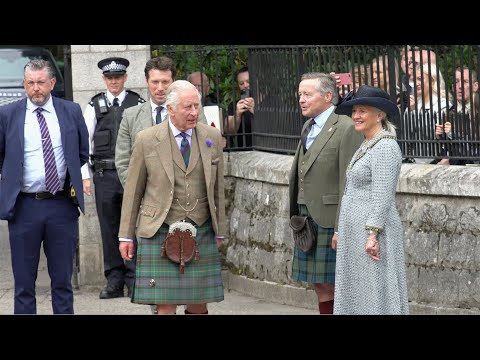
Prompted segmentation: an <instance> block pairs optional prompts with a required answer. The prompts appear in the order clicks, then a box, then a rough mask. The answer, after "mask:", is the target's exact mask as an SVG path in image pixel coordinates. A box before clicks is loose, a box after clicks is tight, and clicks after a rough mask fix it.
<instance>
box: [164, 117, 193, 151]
mask: <svg viewBox="0 0 480 360" xmlns="http://www.w3.org/2000/svg"><path fill="white" fill-rule="evenodd" d="M168 125H170V130H172V133H173V136H175V140H176V141H177V145H178V149H179V150H180V146H181V144H182V140H183V137H182V136H181V135H180V133H182V132H184V133H186V134H187V140H188V144H189V145H190V148H191V147H192V134H193V129H188V130H186V131H180V130H178V129H177V128H176V127H175V125H173V123H172V121H171V120H170V119H169V120H168Z"/></svg>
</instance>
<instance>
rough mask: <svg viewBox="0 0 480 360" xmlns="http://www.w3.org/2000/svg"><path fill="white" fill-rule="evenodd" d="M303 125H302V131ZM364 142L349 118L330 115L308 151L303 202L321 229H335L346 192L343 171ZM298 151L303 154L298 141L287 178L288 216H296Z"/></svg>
mask: <svg viewBox="0 0 480 360" xmlns="http://www.w3.org/2000/svg"><path fill="white" fill-rule="evenodd" d="M306 125H307V124H306V123H305V124H304V126H303V129H305V127H306ZM303 129H302V132H303ZM363 139H364V138H363V134H362V133H360V132H357V131H355V128H354V124H353V120H352V119H351V118H350V117H348V116H345V115H338V114H335V113H334V112H333V113H332V114H331V115H330V116H329V117H328V119H327V122H326V123H325V126H324V127H323V129H322V131H321V132H320V134H318V136H317V138H316V139H315V140H314V142H313V144H312V145H311V146H310V148H309V149H308V151H309V152H310V158H309V161H308V163H307V164H305V167H304V171H305V175H304V180H303V183H302V184H303V187H304V194H305V203H306V205H307V208H308V210H309V212H310V215H311V216H312V218H313V220H315V222H316V223H317V224H319V225H320V226H322V227H324V228H335V230H337V228H338V213H339V209H340V206H339V205H340V199H341V198H342V196H343V192H344V190H345V172H346V170H347V167H348V164H349V163H350V160H351V159H352V156H353V154H354V153H355V151H356V150H357V149H358V147H359V146H360V144H361V142H362V141H363ZM300 151H303V149H302V144H301V141H300V142H299V144H298V147H297V151H296V152H295V157H294V159H293V164H292V169H291V171H290V177H289V180H290V182H289V192H290V216H293V215H298V204H297V197H298V182H299V179H298V157H299V153H300Z"/></svg>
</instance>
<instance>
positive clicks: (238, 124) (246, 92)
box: [224, 66, 255, 148]
mask: <svg viewBox="0 0 480 360" xmlns="http://www.w3.org/2000/svg"><path fill="white" fill-rule="evenodd" d="M237 83H238V87H239V88H240V100H239V101H238V102H237V104H236V106H235V111H234V110H233V104H231V106H230V107H229V109H228V117H227V124H226V125H225V126H224V133H225V134H227V135H237V136H229V137H228V143H229V147H239V148H243V147H246V148H251V147H252V121H253V114H254V112H255V99H254V98H253V96H252V94H251V92H250V78H249V73H248V67H246V66H244V67H242V68H241V69H240V70H239V71H238V72H237ZM244 139H245V140H244Z"/></svg>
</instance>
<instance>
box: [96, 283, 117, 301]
mask: <svg viewBox="0 0 480 360" xmlns="http://www.w3.org/2000/svg"><path fill="white" fill-rule="evenodd" d="M99 297H100V299H113V298H118V297H123V289H120V288H117V287H115V286H111V285H107V286H105V287H104V288H103V289H102V291H100V296H99Z"/></svg>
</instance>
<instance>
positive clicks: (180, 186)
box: [165, 130, 210, 225]
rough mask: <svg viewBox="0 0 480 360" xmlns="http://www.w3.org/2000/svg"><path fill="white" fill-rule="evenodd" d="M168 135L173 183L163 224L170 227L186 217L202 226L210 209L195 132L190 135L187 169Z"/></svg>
mask: <svg viewBox="0 0 480 360" xmlns="http://www.w3.org/2000/svg"><path fill="white" fill-rule="evenodd" d="M169 133H170V146H171V147H172V155H173V171H174V177H175V183H174V187H173V201H172V206H171V207H170V210H169V212H168V214H167V217H166V218H165V223H167V224H169V225H170V224H172V223H174V222H175V221H180V220H184V219H186V218H187V217H188V218H189V219H191V220H193V221H195V223H196V224H197V225H202V224H203V223H205V221H207V220H208V219H209V218H210V208H209V206H208V198H207V185H206V183H205V172H204V168H203V163H202V161H201V157H200V151H199V148H198V140H197V136H196V131H195V130H194V131H193V133H192V149H191V152H190V162H189V164H188V168H186V167H185V162H184V160H183V157H182V155H181V153H180V149H179V148H178V145H177V142H176V141H175V138H174V136H173V134H172V133H171V132H169Z"/></svg>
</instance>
